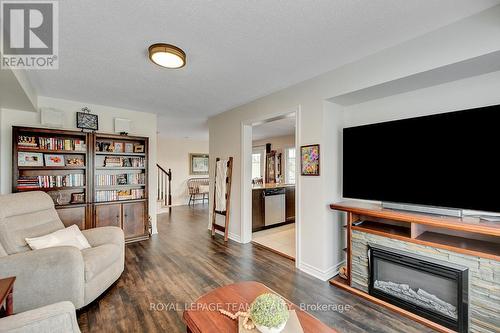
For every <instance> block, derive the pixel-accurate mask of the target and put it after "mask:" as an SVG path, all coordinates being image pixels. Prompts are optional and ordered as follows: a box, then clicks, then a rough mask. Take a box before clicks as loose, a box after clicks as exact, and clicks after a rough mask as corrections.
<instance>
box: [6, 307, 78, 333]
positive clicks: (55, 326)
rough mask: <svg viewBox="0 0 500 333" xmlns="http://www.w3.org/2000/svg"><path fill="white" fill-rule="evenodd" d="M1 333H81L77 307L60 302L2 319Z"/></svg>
mask: <svg viewBox="0 0 500 333" xmlns="http://www.w3.org/2000/svg"><path fill="white" fill-rule="evenodd" d="M0 332H1V333H4V332H15V333H35V332H61V333H62V332H65V333H69V332H73V333H80V328H79V327H78V322H77V320H76V313H75V307H74V305H73V303H71V302H59V303H55V304H51V305H46V306H44V307H41V308H38V309H34V310H29V311H26V312H22V313H19V314H15V315H13V316H9V317H5V318H0Z"/></svg>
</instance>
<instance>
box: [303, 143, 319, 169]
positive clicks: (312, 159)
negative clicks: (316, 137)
mask: <svg viewBox="0 0 500 333" xmlns="http://www.w3.org/2000/svg"><path fill="white" fill-rule="evenodd" d="M300 174H301V175H302V176H319V144H318V145H308V146H302V147H300Z"/></svg>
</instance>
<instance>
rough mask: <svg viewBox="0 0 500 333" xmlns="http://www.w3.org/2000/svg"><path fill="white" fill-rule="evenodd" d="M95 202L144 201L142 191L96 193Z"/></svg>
mask: <svg viewBox="0 0 500 333" xmlns="http://www.w3.org/2000/svg"><path fill="white" fill-rule="evenodd" d="M95 197H96V198H95V199H96V202H106V201H120V200H134V199H144V189H129V190H105V191H96V193H95Z"/></svg>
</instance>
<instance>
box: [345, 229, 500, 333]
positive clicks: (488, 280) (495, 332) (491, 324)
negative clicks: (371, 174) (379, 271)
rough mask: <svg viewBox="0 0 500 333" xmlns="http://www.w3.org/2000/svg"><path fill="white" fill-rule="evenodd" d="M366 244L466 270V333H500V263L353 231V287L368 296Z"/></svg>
mask: <svg viewBox="0 0 500 333" xmlns="http://www.w3.org/2000/svg"><path fill="white" fill-rule="evenodd" d="M368 244H376V245H381V246H385V247H388V248H392V249H395V250H401V251H406V252H410V253H415V254H418V255H422V256H425V257H427V258H431V259H438V260H442V261H444V262H449V263H453V264H458V265H462V266H465V267H467V268H469V332H471V333H476V332H477V333H479V332H481V333H499V332H500V262H499V261H496V260H491V259H485V258H480V257H477V256H471V255H466V254H461V253H456V252H452V251H449V250H444V249H438V248H435V247H430V246H425V245H420V244H414V243H409V242H404V241H400V240H397V239H392V238H387V237H383V236H378V235H374V234H371V233H365V232H361V231H358V230H353V231H352V287H354V288H356V289H359V290H362V291H364V292H366V293H368V283H369V271H368Z"/></svg>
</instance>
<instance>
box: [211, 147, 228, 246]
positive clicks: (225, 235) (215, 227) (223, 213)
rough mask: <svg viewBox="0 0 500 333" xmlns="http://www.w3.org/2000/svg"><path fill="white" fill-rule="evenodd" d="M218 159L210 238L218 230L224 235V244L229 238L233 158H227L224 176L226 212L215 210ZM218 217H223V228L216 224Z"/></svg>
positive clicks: (216, 161)
mask: <svg viewBox="0 0 500 333" xmlns="http://www.w3.org/2000/svg"><path fill="white" fill-rule="evenodd" d="M219 161H220V158H219V157H217V158H216V159H215V177H214V201H213V204H212V207H213V208H212V237H214V236H215V230H219V231H221V232H223V233H224V242H227V240H228V236H229V211H230V209H231V206H230V205H231V182H232V176H233V158H232V157H229V159H228V161H227V174H226V210H225V211H219V210H217V209H216V208H217V207H216V205H217V163H218V162H219ZM217 214H218V215H223V216H225V224H224V226H221V225H218V224H217V223H216V217H217Z"/></svg>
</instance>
